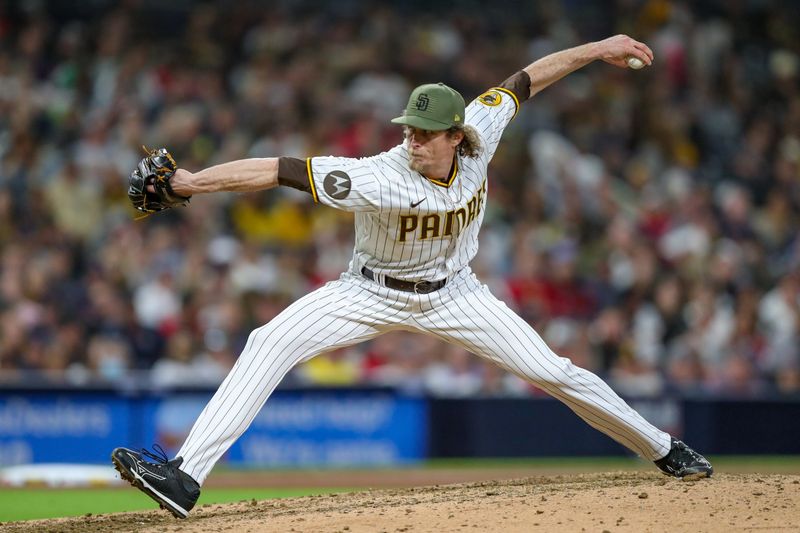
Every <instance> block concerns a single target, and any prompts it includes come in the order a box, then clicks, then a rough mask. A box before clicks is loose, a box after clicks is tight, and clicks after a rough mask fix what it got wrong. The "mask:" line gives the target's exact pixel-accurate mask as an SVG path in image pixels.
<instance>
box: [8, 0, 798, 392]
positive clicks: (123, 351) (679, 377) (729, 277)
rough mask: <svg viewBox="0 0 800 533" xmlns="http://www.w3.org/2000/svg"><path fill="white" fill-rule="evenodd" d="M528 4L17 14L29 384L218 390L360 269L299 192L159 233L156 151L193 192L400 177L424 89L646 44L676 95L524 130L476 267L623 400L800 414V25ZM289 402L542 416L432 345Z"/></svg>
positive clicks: (174, 217) (348, 244)
mask: <svg viewBox="0 0 800 533" xmlns="http://www.w3.org/2000/svg"><path fill="white" fill-rule="evenodd" d="M528 4H530V5H525V6H517V7H515V8H514V9H505V8H504V7H503V6H502V5H499V4H498V5H495V4H492V3H478V2H464V3H463V4H459V8H458V9H455V8H453V7H452V6H451V7H447V6H445V5H444V4H442V5H441V6H437V5H436V4H433V5H431V4H430V3H423V2H418V1H409V2H403V3H400V2H398V3H388V2H377V1H372V2H356V1H354V0H353V1H343V2H336V3H323V2H316V3H315V2H308V1H300V0H296V1H283V2H270V3H269V5H268V6H267V5H265V4H262V3H260V2H254V1H242V2H235V3H232V4H231V3H227V4H223V3H222V2H206V3H193V2H179V3H176V4H175V5H172V4H171V3H170V5H169V6H167V5H166V4H165V5H164V6H162V7H156V5H155V4H153V3H148V2H140V1H126V2H111V1H108V2H103V1H97V2H92V3H87V4H86V5H85V6H83V7H80V6H77V5H73V3H71V2H47V1H38V2H21V3H15V2H0V382H2V383H6V384H12V385H18V384H20V383H25V382H32V381H37V380H44V381H45V382H55V383H68V384H77V385H81V384H86V383H93V382H97V381H100V382H106V383H107V382H111V383H117V384H120V385H122V386H124V385H126V384H127V383H129V382H130V380H131V379H134V377H135V376H139V377H141V376H145V377H146V378H147V379H149V380H150V382H151V383H152V384H153V385H154V386H156V387H174V386H196V385H213V384H216V383H219V382H220V381H221V379H222V378H223V377H224V376H225V374H226V373H227V371H228V369H229V368H230V366H231V365H232V364H233V362H234V361H235V358H236V357H237V355H238V353H239V351H240V350H241V348H242V347H243V343H244V342H245V341H246V339H247V335H248V334H249V332H250V331H251V329H253V328H254V327H257V326H259V325H261V324H264V323H266V322H267V321H269V320H270V319H271V318H272V317H274V316H275V315H276V314H277V313H279V312H280V311H281V310H282V309H283V308H285V307H286V306H287V305H288V304H289V303H290V302H292V301H293V300H295V299H296V298H298V297H299V296H301V295H303V294H305V293H307V292H308V291H310V290H313V289H314V288H316V287H318V286H320V285H321V284H323V283H324V282H326V281H328V280H331V279H335V278H336V277H338V275H339V274H340V272H341V271H343V270H344V269H345V268H346V266H347V262H348V261H349V258H350V255H351V253H352V246H353V228H352V217H351V215H349V214H346V213H341V212H338V211H335V210H333V209H330V208H327V207H323V206H315V205H313V204H312V202H311V200H310V198H309V197H308V195H306V194H303V193H300V192H298V191H294V190H290V189H284V188H280V189H279V190H273V191H268V192H265V193H263V194H246V195H240V194H217V195H210V196H196V197H195V198H193V199H192V202H191V206H190V207H189V208H185V209H177V210H172V211H170V212H168V213H165V214H159V215H157V216H152V217H149V218H146V219H144V220H134V218H135V215H136V213H135V212H134V211H133V210H132V209H131V208H130V207H129V206H128V203H127V197H126V191H125V189H126V184H127V176H128V174H129V173H130V171H131V170H132V169H133V168H134V165H135V164H136V162H137V161H138V160H139V159H140V158H141V156H142V151H141V150H142V149H141V145H142V144H146V145H148V146H151V147H155V146H167V147H168V148H169V149H170V150H171V151H172V153H173V154H174V155H175V156H176V159H177V160H178V162H179V164H180V165H181V166H183V167H185V168H187V169H189V170H199V169H201V168H204V167H207V166H210V165H213V164H217V163H221V162H225V161H229V160H233V159H239V158H244V157H268V156H278V155H288V156H295V157H307V156H310V155H328V154H332V155H343V156H361V155H371V154H375V153H378V152H380V151H382V150H385V149H387V148H389V147H391V146H394V145H395V144H398V143H399V142H400V141H401V131H400V130H399V129H398V128H397V127H395V126H393V125H391V124H389V123H388V118H390V117H392V116H396V115H397V114H398V112H399V111H400V110H402V108H403V107H404V104H405V101H406V99H407V96H408V93H409V92H410V89H411V88H413V87H414V86H415V85H417V84H419V83H424V82H431V81H443V82H445V83H448V84H450V85H452V86H454V87H456V88H457V89H459V90H460V91H461V92H462V93H463V94H464V95H465V97H466V98H467V99H468V100H469V99H471V98H473V97H475V96H477V95H478V94H480V93H481V92H483V90H485V89H486V88H488V87H490V86H492V85H495V84H497V83H499V82H500V81H502V80H503V79H505V78H506V77H507V76H508V75H510V74H512V73H513V72H515V71H516V70H519V69H520V68H522V67H523V66H525V65H527V64H528V63H530V62H531V61H533V60H534V59H537V58H539V57H542V56H543V55H546V54H548V53H550V52H554V51H557V50H560V49H564V48H568V47H571V46H575V45H578V44H581V43H583V42H587V41H591V40H597V39H600V38H604V37H606V36H609V35H613V34H615V33H627V34H629V35H631V36H633V37H635V38H637V39H639V40H642V41H644V42H647V43H648V44H649V45H650V47H651V48H652V49H653V50H654V52H655V56H656V61H655V63H654V65H653V66H652V67H648V68H646V69H643V70H641V71H633V70H628V69H617V68H615V67H612V66H610V65H607V64H604V63H600V62H598V63H596V64H593V65H590V66H589V67H587V68H585V69H583V70H581V71H579V72H576V73H573V74H571V75H570V76H568V77H567V78H565V79H563V80H561V81H559V82H558V83H557V84H556V85H555V86H554V87H551V88H549V89H547V90H545V91H543V92H542V93H540V94H538V95H537V96H536V97H535V98H533V99H532V100H531V101H529V102H527V103H525V104H524V105H523V108H522V110H521V112H520V113H519V115H518V116H517V118H516V119H515V120H514V122H513V123H512V124H511V126H510V127H509V128H508V129H507V131H506V133H505V136H504V141H503V143H501V147H500V149H499V150H498V152H497V154H496V156H495V158H494V161H493V163H492V165H491V166H490V175H489V179H490V186H489V203H488V207H487V211H486V218H485V222H484V227H483V230H482V234H481V247H480V252H479V255H478V257H477V258H476V259H475V260H474V261H473V264H472V267H473V269H474V270H475V271H476V272H477V273H478V275H479V277H481V279H483V281H484V282H486V283H487V284H488V285H489V286H490V287H491V288H492V290H493V291H494V292H495V294H496V295H497V296H498V297H500V298H501V299H503V300H505V301H506V302H508V304H509V305H510V306H512V307H513V308H514V309H516V310H517V311H518V312H519V313H520V314H521V315H522V316H523V317H524V318H525V319H526V320H528V321H529V322H530V323H531V324H532V325H533V326H534V328H536V330H537V331H538V332H540V334H541V335H542V336H543V337H544V338H545V339H546V340H547V342H548V343H549V344H550V345H551V347H552V348H553V349H554V350H555V351H556V352H557V353H559V354H560V355H563V356H566V357H569V358H571V359H572V360H573V362H575V363H576V364H579V365H581V366H584V367H586V368H589V369H591V370H593V371H595V372H597V373H598V374H599V375H601V376H603V377H604V378H605V379H607V380H608V381H609V382H610V383H611V384H612V386H613V387H615V389H617V390H618V391H619V392H621V393H623V394H630V395H637V396H641V395H657V394H663V393H674V394H703V393H719V394H726V395H736V396H757V395H765V394H776V393H785V394H790V393H797V392H798V391H800V353H798V346H799V345H800V343H799V342H798V341H799V340H800V339H799V338H798V337H799V336H800V324H798V320H799V319H800V236H799V235H798V232H797V230H796V228H797V226H798V207H800V167H799V166H798V165H800V91H799V90H798V79H800V56H798V54H799V53H800V32H799V31H798V28H800V16H799V12H800V6H798V5H796V4H795V3H792V2H779V1H768V0H739V1H736V2H726V1H722V0H719V1H707V2H703V3H702V6H697V5H696V3H694V2H681V1H668V0H615V1H613V2H612V1H600V0H573V1H563V2H561V1H555V0H551V1H543V2H529V3H528ZM287 379H288V382H290V383H297V384H310V385H325V386H327V385H331V386H334V385H388V386H395V387H399V388H402V389H404V390H409V391H416V392H427V393H431V394H437V395H444V396H470V395H530V394H537V391H535V390H534V389H533V388H531V387H530V386H529V385H528V384H527V383H525V382H523V381H521V380H520V379H519V378H517V377H515V376H512V375H509V374H506V373H505V372H503V371H502V370H500V369H498V368H496V367H494V366H492V365H491V364H488V363H485V362H484V361H482V360H481V359H479V358H477V357H474V356H472V355H470V354H468V353H466V352H464V351H463V350H462V349H460V348H457V347H451V346H447V345H444V344H442V343H440V342H439V341H437V340H435V339H431V338H427V337H424V336H422V335H416V334H412V333H408V332H402V333H390V334H387V335H385V336H383V337H379V338H377V339H375V340H373V341H371V342H368V343H365V344H362V345H359V346H355V347H352V348H349V349H346V350H340V351H337V352H333V353H329V354H324V355H321V356H319V357H317V358H315V359H313V360H311V361H310V362H309V363H306V364H304V365H302V366H300V367H298V368H296V369H295V370H294V371H293V372H292V373H291V374H290V376H289V378H287Z"/></svg>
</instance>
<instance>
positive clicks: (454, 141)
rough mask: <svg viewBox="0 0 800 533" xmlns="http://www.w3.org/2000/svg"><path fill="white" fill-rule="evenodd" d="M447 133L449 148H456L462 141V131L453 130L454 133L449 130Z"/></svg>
mask: <svg viewBox="0 0 800 533" xmlns="http://www.w3.org/2000/svg"><path fill="white" fill-rule="evenodd" d="M447 133H448V135H447V137H448V139H449V140H450V146H452V147H453V148H455V147H456V146H458V145H459V144H461V141H463V140H464V131H463V130H460V129H455V130H454V131H453V130H451V131H449V132H447Z"/></svg>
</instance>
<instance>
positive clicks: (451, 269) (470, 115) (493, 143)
mask: <svg viewBox="0 0 800 533" xmlns="http://www.w3.org/2000/svg"><path fill="white" fill-rule="evenodd" d="M518 109H519V102H518V101H517V99H516V97H515V96H514V95H513V93H511V92H510V91H508V90H506V89H504V88H493V89H490V90H489V91H487V92H486V93H484V94H483V95H481V96H480V97H478V98H476V99H475V100H473V101H472V102H471V103H470V104H469V105H468V106H467V108H466V112H465V114H466V116H465V120H464V122H465V124H467V125H470V126H472V127H474V128H475V129H476V130H477V131H478V133H479V135H480V138H481V143H482V146H483V150H482V152H481V155H480V156H479V157H477V158H465V157H460V156H459V157H457V158H456V160H455V161H454V162H453V166H452V168H451V172H450V175H449V178H448V180H447V181H446V182H445V181H440V180H434V179H428V178H426V177H425V176H423V175H422V174H420V173H419V172H416V171H413V170H411V169H410V168H409V167H408V151H407V149H406V145H405V143H404V144H401V145H398V146H395V147H394V148H392V149H391V150H389V151H388V152H383V153H381V154H378V155H376V156H372V157H365V158H361V159H355V158H345V157H313V158H309V159H308V161H307V165H308V174H309V180H310V182H311V189H312V190H311V193H312V195H313V197H314V200H315V201H317V202H321V203H323V204H326V205H329V206H332V207H336V208H339V209H343V210H345V211H353V212H355V233H356V235H355V249H354V253H353V260H352V262H351V263H350V271H351V272H360V270H361V267H363V266H366V267H367V268H369V269H370V270H372V271H373V272H375V273H377V274H378V275H387V276H391V277H393V278H398V279H404V280H412V281H416V280H439V279H442V278H448V277H452V275H453V274H454V273H456V272H458V271H459V270H461V269H462V268H464V267H465V266H466V265H467V264H468V263H469V262H470V261H471V260H472V258H473V257H475V254H476V253H477V251H478V232H479V230H480V226H481V222H482V221H483V214H484V206H485V204H486V196H487V191H488V179H487V167H488V165H489V161H491V159H492V156H493V155H494V152H495V150H496V148H497V145H498V143H499V142H500V137H501V136H502V134H503V130H505V128H506V126H507V125H508V123H509V122H510V121H511V119H513V118H514V116H515V115H516V113H517V110H518Z"/></svg>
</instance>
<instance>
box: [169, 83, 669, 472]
mask: <svg viewBox="0 0 800 533" xmlns="http://www.w3.org/2000/svg"><path fill="white" fill-rule="evenodd" d="M517 106H518V104H517V102H516V101H515V99H514V98H513V95H512V94H510V93H508V91H504V90H503V89H494V90H490V91H488V92H487V93H485V94H484V95H482V96H481V97H479V98H478V99H476V100H474V101H473V102H472V103H471V104H470V105H469V106H468V107H467V109H466V120H465V122H466V123H467V124H469V125H471V126H473V127H475V128H476V130H477V131H478V133H479V135H480V138H481V141H482V144H483V148H484V151H483V153H482V154H481V156H480V157H478V158H475V159H465V158H459V159H457V160H456V161H454V165H453V170H454V172H456V173H455V175H452V174H451V176H450V178H449V179H448V181H447V182H439V183H436V182H434V181H432V180H429V179H427V178H426V177H425V176H423V175H421V174H419V173H417V172H414V171H412V170H410V169H409V168H408V153H407V151H406V148H405V146H404V145H400V146H396V147H394V148H393V149H391V150H389V151H388V152H384V153H382V154H379V155H377V156H374V157H367V158H363V159H352V158H339V157H314V158H310V159H309V160H308V161H307V169H308V174H309V180H310V185H311V187H310V188H311V191H312V195H313V198H314V201H318V202H320V203H323V204H326V205H329V206H332V207H336V208H338V209H344V210H347V211H353V212H355V232H356V245H355V250H354V253H353V260H352V262H351V263H350V267H349V269H348V271H347V272H345V273H344V274H342V276H341V278H340V279H339V280H338V281H335V282H331V283H328V284H327V285H325V286H324V287H322V288H320V289H318V290H316V291H314V292H312V293H311V294H308V295H307V296H305V297H303V298H301V299H300V300H298V301H297V302H295V303H294V304H292V305H290V306H289V307H288V308H286V309H285V310H284V311H283V312H282V313H280V314H279V315H278V316H277V317H275V318H274V319H273V320H272V321H271V322H269V323H268V324H266V325H264V326H262V327H260V328H258V329H256V330H255V331H253V332H252V333H251V335H250V337H249V339H248V342H247V345H246V346H245V349H244V351H243V352H242V354H241V355H240V357H239V360H238V361H237V362H236V364H235V365H234V367H233V369H232V370H231V372H230V374H229V375H228V376H227V378H225V381H224V382H223V383H222V385H221V386H220V388H219V390H218V391H217V392H216V394H215V395H214V397H213V398H212V399H211V401H210V402H209V404H208V405H207V406H206V408H205V409H204V410H203V412H202V413H201V414H200V416H199V418H198V419H197V421H196V422H195V424H194V426H193V427H192V430H191V432H190V433H189V436H188V437H187V439H186V442H185V443H184V444H183V446H182V448H181V449H180V450H179V452H178V455H179V456H181V457H183V458H184V463H183V465H182V466H181V469H182V470H183V471H185V472H186V473H188V474H189V475H190V476H192V477H193V478H194V479H195V480H196V481H197V482H198V483H201V484H202V483H203V481H204V480H205V479H206V476H207V475H208V473H209V472H210V471H211V469H212V468H213V466H214V464H215V463H216V462H217V461H218V460H219V458H220V457H221V456H222V454H223V453H225V451H226V450H227V449H228V448H229V447H230V446H231V444H233V442H234V441H235V440H236V439H237V438H238V437H239V436H240V435H241V434H242V433H243V432H244V431H245V430H246V429H247V427H248V426H249V425H250V423H251V422H252V421H253V419H254V418H255V416H256V414H257V413H258V411H259V410H260V409H261V407H262V406H263V405H264V403H265V402H266V401H267V398H268V397H269V395H270V394H272V391H273V390H275V387H276V386H277V385H278V383H279V382H280V381H281V379H283V377H284V376H285V375H286V373H287V372H289V370H290V369H291V368H292V367H293V366H294V365H296V364H298V363H300V362H302V361H305V360H308V359H309V358H311V357H313V356H315V355H317V354H320V353H323V352H326V351H329V350H333V349H336V348H340V347H342V346H348V345H351V344H355V343H357V342H361V341H364V340H366V339H370V338H372V337H375V336H377V335H380V334H381V333H384V332H386V331H390V330H393V329H405V330H409V329H410V330H417V331H420V332H422V333H425V334H428V335H434V336H436V337H438V338H440V339H442V340H445V341H447V342H451V343H455V344H458V345H460V346H463V347H464V348H466V349H467V350H469V351H471V352H473V353H475V354H477V355H479V356H481V357H485V358H487V359H489V360H491V361H493V362H494V363H496V364H498V365H500V366H502V367H504V368H506V369H507V370H509V371H511V372H513V373H515V374H517V375H519V376H521V377H522V378H524V379H527V380H529V381H530V382H532V383H533V384H535V385H536V386H538V387H540V388H541V389H542V390H544V391H546V392H547V393H549V394H551V395H552V396H554V397H555V398H558V399H559V400H561V401H562V402H564V403H565V404H566V405H567V406H569V407H570V408H571V409H572V410H573V411H574V412H575V413H576V414H578V416H580V417H581V418H583V419H584V420H585V421H586V422H587V423H589V424H590V425H591V426H593V427H595V428H597V429H598V430H600V431H602V432H604V433H605V434H607V435H608V436H610V437H611V438H613V439H615V440H617V441H618V442H620V443H621V444H623V445H624V446H627V447H628V448H629V449H631V450H633V451H635V452H636V453H638V454H640V455H641V456H643V457H646V458H648V459H657V458H660V457H663V456H664V455H666V453H667V452H668V451H669V446H670V436H669V435H668V434H667V433H664V432H662V431H659V430H658V429H656V428H655V427H653V426H652V425H651V424H649V423H648V422H647V421H646V420H644V419H643V418H642V417H641V416H640V415H639V414H637V413H636V412H635V411H633V409H631V408H630V407H629V406H628V405H627V404H626V403H625V402H624V401H623V400H622V399H621V398H619V397H618V396H617V395H616V394H615V393H614V391H612V390H611V389H610V388H609V387H608V386H607V385H606V384H605V383H603V382H602V381H601V380H600V379H599V378H597V376H595V375H594V374H592V373H591V372H588V371H586V370H584V369H581V368H578V367H576V366H575V365H573V364H572V363H571V362H570V361H569V360H568V359H565V358H562V357H559V356H557V355H555V354H554V353H553V352H552V351H551V350H550V348H548V347H547V345H546V344H545V343H544V341H542V339H541V338H540V337H539V335H538V334H537V333H536V332H535V331H534V330H533V328H531V327H530V325H528V324H527V323H526V322H525V321H524V320H522V319H521V318H520V317H518V316H517V315H516V314H514V313H513V312H512V311H511V310H510V309H509V308H508V307H507V306H506V305H505V304H503V303H502V302H500V301H499V300H497V299H496V298H495V297H494V296H493V295H492V294H491V293H490V292H489V290H488V289H487V288H486V287H485V286H482V285H481V284H480V283H479V282H478V280H477V279H476V278H475V276H474V275H473V274H472V273H471V271H470V269H469V267H468V264H469V261H470V260H471V259H472V258H473V257H474V256H475V253H476V252H477V250H478V231H479V229H480V225H481V222H482V221H483V213H484V206H485V204H486V200H487V194H488V177H487V172H488V168H487V167H488V164H489V161H490V160H491V158H492V156H493V155H494V152H495V149H496V148H497V145H498V143H499V142H500V137H501V136H502V133H503V130H504V129H505V127H506V125H507V124H508V123H509V122H510V121H511V119H512V118H513V117H514V115H515V114H516V112H517ZM363 266H366V267H368V268H370V269H371V270H372V271H373V272H375V274H376V282H373V281H370V280H367V279H365V278H364V277H363V276H361V274H360V271H361V267H363ZM386 276H392V277H394V278H399V279H405V280H412V281H417V280H439V279H443V278H447V279H448V283H447V285H446V286H445V287H444V288H443V289H441V290H439V291H436V292H434V293H431V294H427V295H417V294H413V293H406V292H400V291H395V290H392V289H388V288H386V287H384V286H382V283H383V281H384V280H385V277H386Z"/></svg>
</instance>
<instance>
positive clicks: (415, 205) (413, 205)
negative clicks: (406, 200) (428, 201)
mask: <svg viewBox="0 0 800 533" xmlns="http://www.w3.org/2000/svg"><path fill="white" fill-rule="evenodd" d="M425 198H427V196H426V197H424V198H423V199H422V200H420V201H419V202H417V203H414V204H411V208H412V209H413V208H415V207H417V206H418V205H419V204H421V203H422V202H424V201H425Z"/></svg>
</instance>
